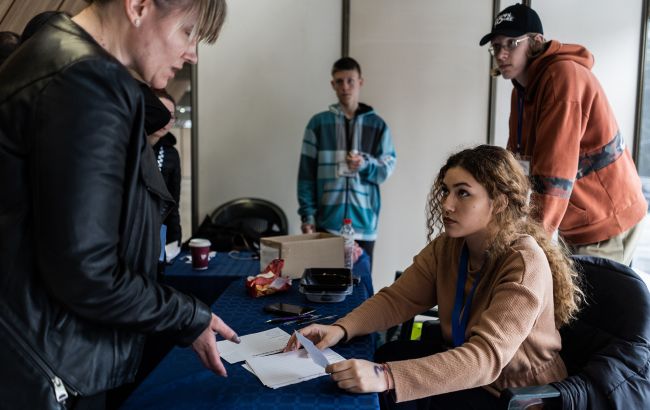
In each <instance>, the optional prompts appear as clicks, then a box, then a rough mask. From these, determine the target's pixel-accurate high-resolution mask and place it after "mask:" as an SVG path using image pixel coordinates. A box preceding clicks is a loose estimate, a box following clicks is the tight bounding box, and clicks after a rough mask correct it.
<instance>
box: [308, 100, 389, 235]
mask: <svg viewBox="0 0 650 410" xmlns="http://www.w3.org/2000/svg"><path fill="white" fill-rule="evenodd" d="M352 121H353V122H352V126H351V129H352V140H351V147H350V150H352V149H356V150H357V151H359V153H360V154H361V155H362V156H363V158H364V164H363V166H362V168H360V169H359V172H358V173H357V175H356V176H353V177H339V176H337V172H336V164H337V163H338V162H341V161H344V160H345V157H346V155H347V153H348V151H349V149H348V147H347V144H346V132H345V129H346V123H345V114H344V113H343V110H342V109H341V107H340V105H339V104H333V105H331V106H330V107H329V110H328V111H324V112H321V113H319V114H316V115H314V116H313V117H312V118H311V120H310V121H309V123H308V124H307V128H306V129H305V135H304V137H303V140H302V152H301V157H300V169H299V171H298V203H299V204H300V207H299V208H298V213H299V214H300V217H301V220H302V222H303V223H311V224H315V225H316V227H317V228H319V229H325V230H327V231H329V232H332V233H338V231H339V229H340V228H341V225H342V224H343V218H345V217H349V218H351V219H352V226H353V227H354V231H355V233H356V235H355V239H358V240H364V241H374V240H375V239H376V237H377V220H378V217H379V209H380V208H381V197H380V194H379V184H381V183H382V182H384V181H385V180H386V179H388V177H389V176H390V175H391V174H392V172H393V169H394V168H395V148H394V146H393V141H392V137H391V133H390V129H389V128H388V125H386V123H385V122H384V120H382V119H381V118H380V117H379V116H378V115H377V114H375V112H374V110H373V109H372V107H370V106H368V105H365V104H362V103H361V104H359V109H358V110H357V114H356V116H355V117H354V119H353V120H352ZM346 191H347V195H346ZM346 201H347V207H346ZM346 209H347V215H346Z"/></svg>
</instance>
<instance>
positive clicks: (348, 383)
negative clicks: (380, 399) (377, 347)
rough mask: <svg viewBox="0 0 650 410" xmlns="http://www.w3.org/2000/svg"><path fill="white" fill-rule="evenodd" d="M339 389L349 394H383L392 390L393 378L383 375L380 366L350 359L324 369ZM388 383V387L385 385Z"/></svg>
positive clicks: (383, 371) (382, 368) (383, 370)
mask: <svg viewBox="0 0 650 410" xmlns="http://www.w3.org/2000/svg"><path fill="white" fill-rule="evenodd" d="M325 371H326V372H327V373H331V374H332V379H333V380H334V381H335V382H336V384H337V385H338V386H339V388H341V389H343V390H347V391H349V392H351V393H373V392H383V391H386V390H388V389H389V388H393V385H394V382H393V376H392V375H391V374H390V372H389V373H388V378H387V377H386V374H385V369H384V367H383V366H382V365H381V364H378V363H373V362H369V361H367V360H361V359H350V360H344V361H342V362H338V363H333V364H330V365H329V366H327V367H326V368H325ZM387 381H388V383H389V385H388V386H387V385H386V382H387Z"/></svg>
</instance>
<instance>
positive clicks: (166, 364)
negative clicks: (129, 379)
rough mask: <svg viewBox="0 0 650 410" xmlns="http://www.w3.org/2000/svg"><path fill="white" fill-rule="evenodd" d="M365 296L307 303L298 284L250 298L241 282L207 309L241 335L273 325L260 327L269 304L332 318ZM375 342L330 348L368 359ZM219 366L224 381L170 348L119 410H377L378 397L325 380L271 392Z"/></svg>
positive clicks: (186, 352) (234, 367)
mask: <svg viewBox="0 0 650 410" xmlns="http://www.w3.org/2000/svg"><path fill="white" fill-rule="evenodd" d="M366 298H367V292H366V289H365V286H363V285H356V286H355V287H354V292H353V293H352V294H351V295H348V296H347V297H346V299H345V300H344V301H342V302H339V303H329V304H328V303H311V302H307V301H306V299H305V297H304V295H302V294H301V293H299V291H298V286H297V281H294V284H293V287H292V289H291V291H289V292H287V293H282V294H275V295H270V296H265V297H261V298H251V297H250V296H248V295H247V294H246V292H245V288H244V284H243V282H239V281H237V282H233V283H231V284H230V285H229V286H228V288H227V289H226V290H225V291H224V292H223V294H222V295H221V296H220V297H219V298H218V299H217V301H216V302H215V303H214V304H213V306H212V309H213V311H214V312H215V313H217V314H218V315H219V316H220V317H221V318H222V319H224V320H225V321H226V323H228V324H229V325H230V326H232V327H233V328H234V329H235V330H236V331H237V332H238V333H239V334H240V335H245V334H249V333H254V332H259V331H262V330H267V329H270V328H272V327H274V326H277V325H271V324H266V323H264V321H265V320H266V319H268V318H270V317H272V316H271V315H269V314H267V313H264V312H263V311H262V307H263V306H264V305H266V304H269V303H275V302H285V303H294V304H306V305H311V306H313V307H315V308H317V312H318V313H319V314H323V315H330V314H337V315H339V317H340V316H342V315H344V314H346V313H347V312H349V311H350V310H352V309H353V308H354V307H356V306H358V305H359V304H360V303H361V302H363V301H364V300H365V299H366ZM334 320H335V319H334ZM332 321H333V320H332ZM332 321H326V322H325V323H331V322H332ZM281 328H283V329H284V330H286V331H287V332H288V333H291V332H292V331H293V330H294V328H295V327H294V326H291V325H289V326H281ZM374 343H375V342H374V337H373V336H365V337H360V338H355V339H353V340H352V341H351V342H350V343H346V344H341V345H338V346H335V347H334V350H335V351H336V352H338V353H339V354H341V355H342V356H344V357H346V358H353V357H354V358H362V359H368V360H370V359H372V354H373V353H374ZM224 365H225V366H226V370H227V371H228V377H227V378H221V377H219V376H217V375H215V374H214V373H212V372H211V371H209V370H207V369H205V368H204V367H203V365H202V364H201V363H200V362H199V360H198V358H197V357H196V355H195V354H194V352H193V351H192V350H191V349H189V348H185V349H182V348H178V347H175V348H174V349H173V350H172V351H171V352H170V353H169V354H168V355H167V356H166V357H165V358H164V359H163V360H162V362H161V363H160V364H159V365H158V366H157V367H156V368H155V369H154V370H153V372H151V374H149V376H148V377H147V378H146V379H145V380H144V381H143V382H142V384H140V386H139V387H138V388H137V389H136V390H135V391H134V392H133V394H131V396H130V397H129V398H128V399H127V400H126V402H125V403H124V404H123V406H122V409H124V410H129V409H138V410H141V409H161V408H164V409H262V408H264V409H288V408H290V409H293V410H299V409H309V410H319V409H332V410H334V409H377V408H379V400H378V396H377V394H375V393H372V394H350V393H346V392H344V391H343V390H340V389H338V387H336V384H335V383H334V382H333V381H332V380H331V379H330V378H329V377H327V376H324V377H319V378H317V379H313V380H309V381H306V382H302V383H298V384H294V385H291V386H286V387H282V388H280V389H275V390H274V389H270V388H268V387H265V386H264V385H262V383H261V382H260V381H259V379H258V378H257V377H256V376H254V375H253V374H251V373H249V372H248V371H246V370H245V369H244V368H243V367H242V366H241V363H237V364H229V363H227V362H225V361H224Z"/></svg>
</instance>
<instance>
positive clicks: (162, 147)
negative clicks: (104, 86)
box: [148, 90, 182, 246]
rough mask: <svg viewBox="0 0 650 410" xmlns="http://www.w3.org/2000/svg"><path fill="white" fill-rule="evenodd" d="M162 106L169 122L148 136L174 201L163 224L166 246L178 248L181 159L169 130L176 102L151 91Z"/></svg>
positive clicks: (180, 234)
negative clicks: (165, 232) (164, 226)
mask: <svg viewBox="0 0 650 410" xmlns="http://www.w3.org/2000/svg"><path fill="white" fill-rule="evenodd" d="M153 93H154V94H155V95H156V96H157V97H158V99H159V100H160V102H161V103H162V105H164V106H165V107H166V108H167V110H168V111H169V121H167V124H165V126H164V127H162V128H160V129H159V130H158V131H156V132H154V133H152V134H150V135H149V136H148V138H149V143H150V144H151V145H152V146H153V150H154V154H155V156H156V160H157V162H158V169H160V172H161V173H162V176H163V179H164V180H165V184H166V185H167V190H168V191H169V193H170V194H171V195H172V198H174V201H176V205H175V206H174V207H172V209H171V210H170V212H169V214H168V215H167V218H165V221H164V222H163V223H164V224H165V225H167V240H166V241H165V243H166V244H176V245H178V246H180V243H181V237H182V230H181V218H180V214H179V204H180V200H181V157H180V155H179V154H178V150H176V148H175V147H174V145H176V137H175V136H174V134H172V133H171V132H169V130H170V129H171V128H172V127H173V126H174V122H175V120H176V116H175V115H174V113H175V111H176V101H174V98H173V97H172V96H171V95H169V94H168V93H167V91H165V90H153Z"/></svg>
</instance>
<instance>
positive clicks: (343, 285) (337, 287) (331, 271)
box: [300, 268, 352, 292]
mask: <svg viewBox="0 0 650 410" xmlns="http://www.w3.org/2000/svg"><path fill="white" fill-rule="evenodd" d="M300 286H302V288H303V289H304V290H305V291H307V292H323V291H330V292H345V291H346V290H348V289H349V288H350V287H351V286H352V271H351V270H350V269H347V268H307V269H305V271H304V272H303V274H302V278H301V279H300Z"/></svg>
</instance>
